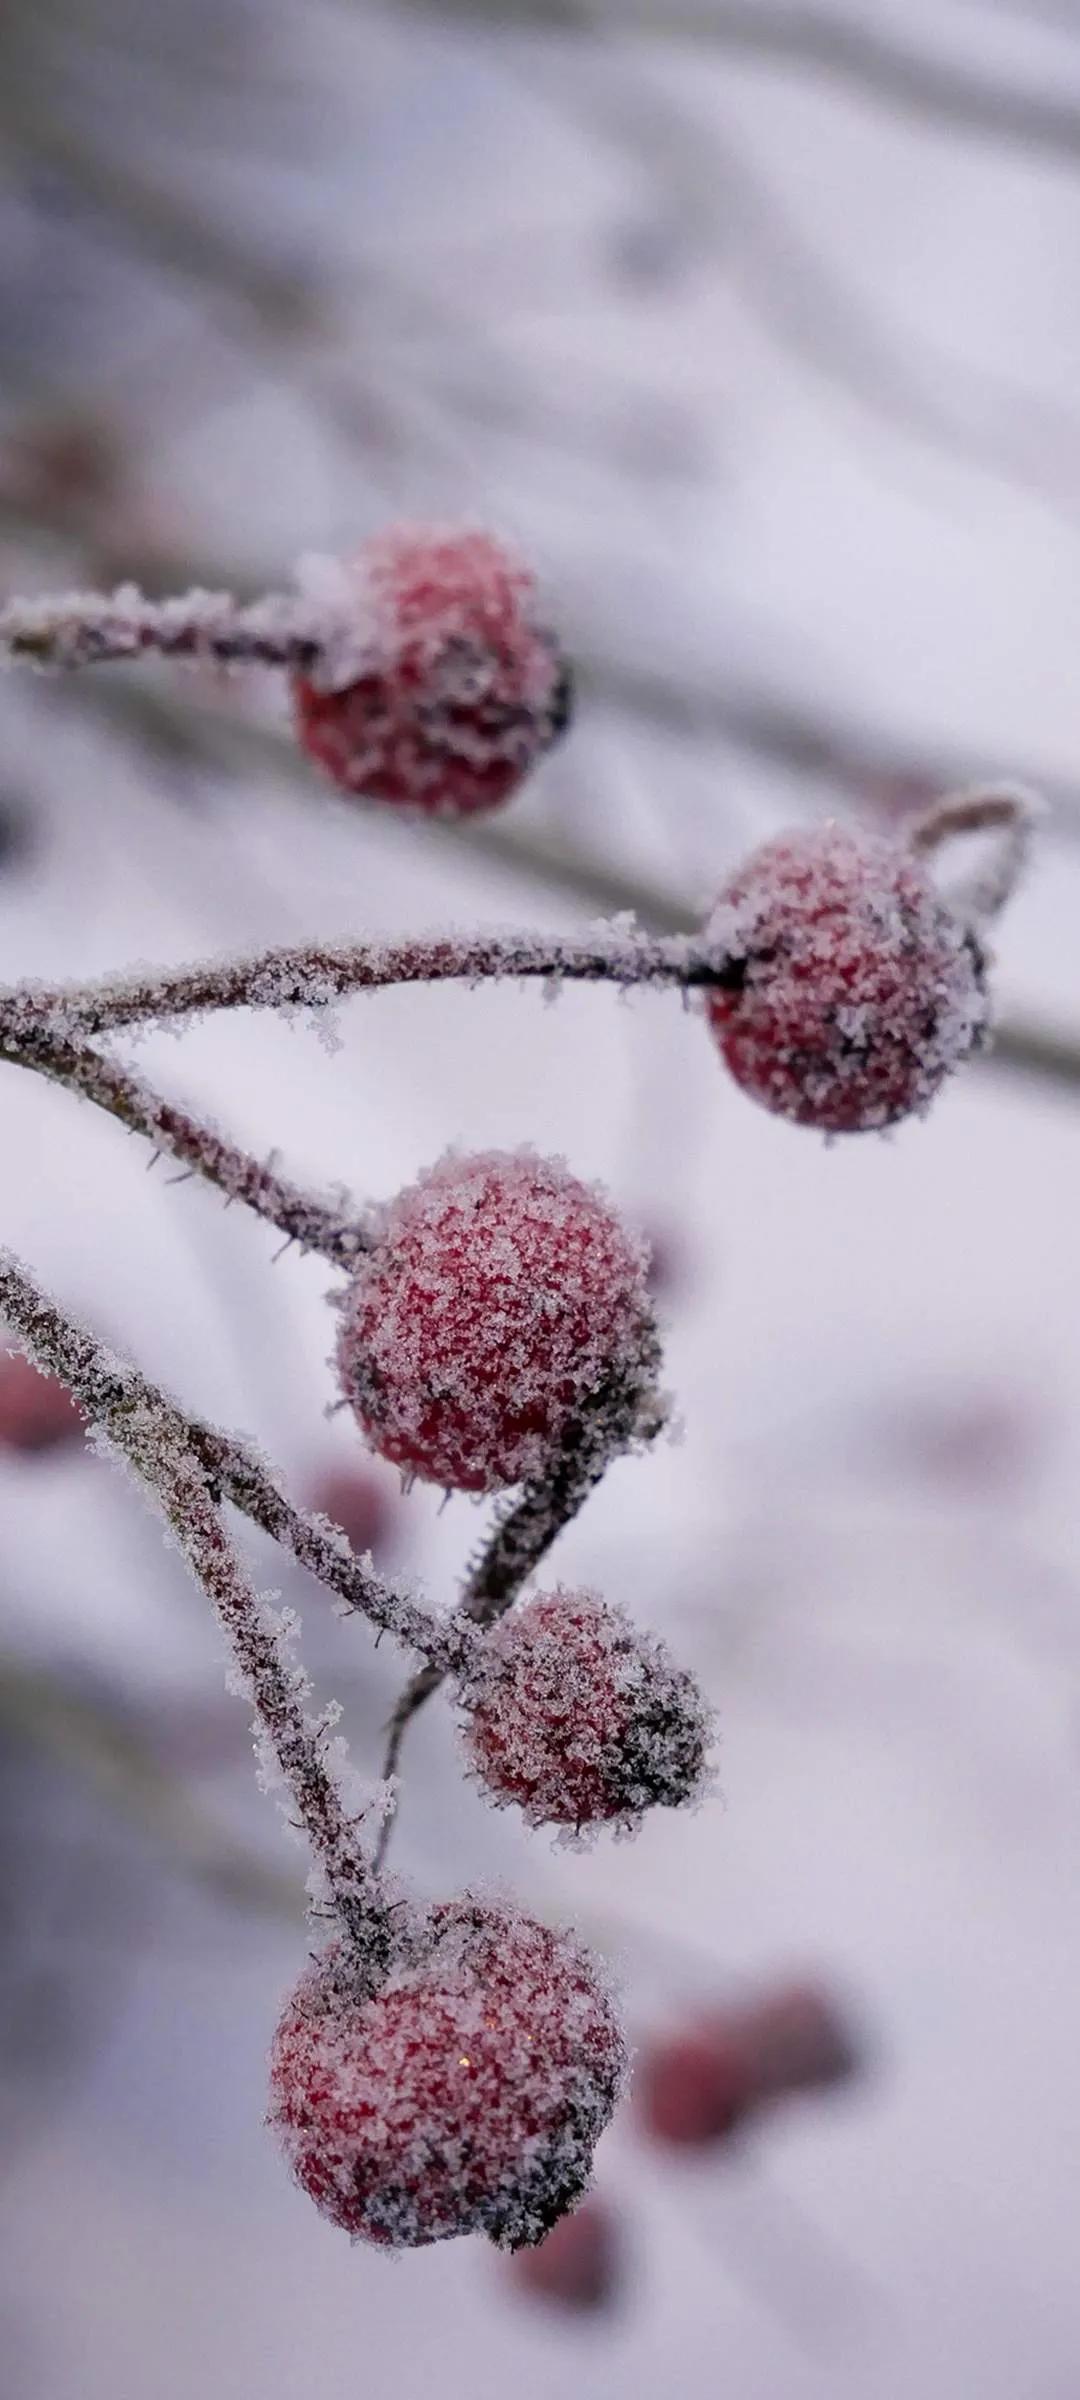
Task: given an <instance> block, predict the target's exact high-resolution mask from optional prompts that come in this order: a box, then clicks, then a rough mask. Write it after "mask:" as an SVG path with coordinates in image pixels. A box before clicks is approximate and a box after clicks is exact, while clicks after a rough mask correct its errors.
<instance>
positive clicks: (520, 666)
mask: <svg viewBox="0 0 1080 2400" xmlns="http://www.w3.org/2000/svg"><path fill="white" fill-rule="evenodd" d="M320 569H321V573H319V570H320ZM328 576H332V578H333V585H334V588H333V591H331V590H330V589H329V588H328ZM313 577H314V578H315V579H316V580H315V585H314V592H315V596H317V597H319V598H320V600H321V601H322V602H323V603H324V604H325V605H326V608H327V615H328V622H330V623H333V622H334V621H335V619H336V622H337V627H338V631H337V635H336V638H335V639H334V640H331V641H328V643H327V644H326V645H324V650H323V660H322V666H321V670H320V671H315V670H313V671H312V672H311V673H309V674H306V675H301V674H298V675H296V676H295V677H294V678H293V697H294V702H295V710H296V723H297V730H298V733H299V738H300V741H301V742H302V744H303V747H304V749H305V750H307V751H308V752H309V754H310V756H311V757H312V758H314V759H315V760H316V761H317V763H318V765H319V766H321V767H322V768H324V769H325V771H326V773H327V774H328V775H330V776H331V777H332V778H333V780H334V782H335V783H337V784H338V785H340V786H341V787H342V789H343V790H345V791H348V792H356V793H360V794H363V796H364V797H365V798H367V799H369V800H381V801H386V802H389V803H390V804H391V805H396V806H404V807H411V808H415V809H422V810H424V811H425V812H427V813H432V812H438V813H442V814H447V815H454V816H471V815H475V814H476V813H478V812H479V811H481V810H484V809H489V808H495V807H497V806H498V805H499V803H500V802H501V801H503V800H505V799H507V798H508V797H509V795H510V793H511V792H512V791H514V790H515V789H516V787H517V785H518V784H519V783H521V781H522V780H523V778H524V777H525V776H526V775H527V774H528V773H529V771H530V769H531V768H532V767H534V766H535V765H536V762H537V760H538V759H539V758H540V757H541V755H542V754H543V752H544V751H545V750H547V749H548V748H549V747H550V745H551V743H552V742H553V741H554V740H555V739H556V737H557V736H558V735H559V734H560V733H561V732H562V731H563V729H564V727H565V725H566V724H567V722H568V718H569V709H570V678H569V669H568V667H567V665H566V663H565V661H564V660H563V658H562V656H561V653H560V651H559V648H558V644H557V643H556V641H555V638H554V636H553V635H552V634H551V633H550V632H549V631H548V630H547V628H546V627H545V626H544V625H543V624H542V623H541V622H540V620H539V617H538V614H537V593H536V587H535V583H534V579H533V576H532V575H531V573H530V571H529V569H528V568H527V567H526V566H525V565H524V564H523V563H522V562H521V560H519V559H518V558H517V557H515V555H514V554H513V552H511V551H509V550H508V549H506V548H505V547H504V545H503V544H502V543H501V542H497V541H496V540H495V539H494V538H493V537H492V535H490V534H488V533H482V532H478V531H477V532H470V531H457V530H454V529H453V528H442V527H426V526H394V527H391V528H390V529H388V530H387V531H385V532H382V533H379V534H376V535H375V536H373V538H372V539H371V540H369V541H368V542H367V543H365V545H364V547H363V549H362V550H361V551H360V552H359V553H358V555H357V557H356V558H355V559H354V560H352V561H350V562H347V563H342V564H341V565H338V564H337V563H336V562H317V561H316V562H311V561H309V562H307V567H306V579H307V582H308V585H309V587H312V584H313Z"/></svg>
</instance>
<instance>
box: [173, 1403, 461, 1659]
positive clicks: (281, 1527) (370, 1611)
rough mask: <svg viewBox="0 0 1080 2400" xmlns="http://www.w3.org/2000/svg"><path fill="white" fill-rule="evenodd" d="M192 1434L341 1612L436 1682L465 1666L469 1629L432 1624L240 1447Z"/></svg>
mask: <svg viewBox="0 0 1080 2400" xmlns="http://www.w3.org/2000/svg"><path fill="white" fill-rule="evenodd" d="M189 1433H190V1439H191V1444H192V1448H193V1449H194V1450H195V1451H196V1453H197V1455H198V1457H199V1458H200V1459H201V1460H202V1463H203V1465H204V1466H205V1467H206V1468H207V1469H208V1471H209V1472H210V1474H211V1475H212V1477H213V1479H214V1481H215V1483H217V1484H218V1485H219V1486H220V1489H221V1491H222V1492H223V1493H224V1495H225V1497H226V1498H227V1499H229V1500H231V1501H232V1503H233V1506H234V1507H235V1508H238V1509H241V1510H242V1511H243V1513H244V1515H245V1516H247V1517H250V1518H251V1520H252V1523H253V1524H255V1525H259V1526H261V1527H262V1530H263V1532H264V1533H268V1534H270V1536H271V1537H272V1539H273V1540H274V1541H276V1542H280V1543H281V1545H282V1548H283V1549H286V1550H291V1552H292V1554H293V1557H294V1558H295V1559H297V1560H298V1561H299V1563H300V1565H301V1566H303V1567H307V1568H308V1569H309V1571H310V1572H311V1574H313V1575H317V1576H318V1578H319V1581H320V1583H324V1584H325V1585H326V1586H327V1589H328V1590H329V1591H332V1592H334V1593H335V1594H336V1596H337V1598H338V1600H339V1601H340V1602H341V1605H342V1608H343V1609H345V1610H347V1611H348V1612H349V1613H350V1614H352V1615H355V1616H362V1617H366V1618H367V1620H368V1622H369V1624H371V1625H374V1626H375V1628H376V1630H377V1631H378V1632H380V1633H390V1634H392V1635H393V1636H394V1639H395V1641H399V1642H402V1643H403V1644H404V1646H405V1648H406V1649H408V1650H416V1651H418V1652H419V1653H420V1656H421V1657H422V1658H424V1659H425V1660H426V1661H427V1662H428V1664H429V1665H430V1666H431V1667H432V1668H433V1669H434V1671H435V1672H436V1673H437V1674H438V1675H439V1676H440V1677H441V1676H442V1675H444V1674H450V1673H454V1672H456V1671H458V1670H459V1669H460V1668H462V1667H463V1666H464V1665H465V1664H466V1662H467V1660H468V1658H469V1656H470V1655H471V1650H472V1646H473V1644H472V1640H471V1639H470V1632H469V1628H468V1627H467V1626H466V1625H464V1624H462V1623H460V1622H459V1621H458V1620H457V1619H456V1618H454V1617H439V1616H436V1615H435V1613H434V1612H433V1611H432V1610H430V1609H428V1608H425V1607H424V1606H423V1604H422V1603H421V1602H420V1601H418V1600H415V1599H413V1598H412V1596H411V1595H410V1594H409V1593H408V1592H405V1591H403V1590H402V1589H401V1587H400V1586H399V1585H397V1584H393V1583H389V1582H387V1580H386V1578H385V1577H384V1576H381V1575H378V1574H376V1572H375V1569H374V1568H373V1566H372V1565H371V1563H370V1561H369V1560H364V1559H361V1558H357V1556H356V1554H355V1552H354V1551H353V1550H352V1549H351V1548H350V1545H349V1542H348V1540H347V1537H346V1536H345V1534H343V1533H342V1532H341V1531H340V1529H339V1528H338V1527H337V1526H335V1525H332V1524H331V1523H330V1521H329V1519H328V1518H323V1517H318V1516H311V1515H309V1514H308V1513H307V1512H306V1511H305V1510H303V1509H299V1508H295V1507H294V1506H293V1503H292V1501H291V1500H289V1499H287V1498H286V1495H285V1493H284V1492H283V1491H282V1490H281V1489H280V1486H279V1485H278V1484H277V1483H276V1482H275V1480H274V1478H273V1476H272V1475H271V1474H270V1473H269V1472H268V1470H267V1469H266V1467H264V1466H263V1464H262V1462H261V1460H260V1459H258V1458H256V1457H255V1456H254V1454H253V1453H252V1452H251V1451H250V1450H248V1449H246V1448H245V1446H244V1444H243V1443H242V1442H238V1441H235V1440H233V1439H232V1438H231V1437H230V1436H229V1435H228V1434H224V1433H219V1432H218V1431H217V1430H216V1429H215V1428H214V1427H213V1426H210V1425H204V1424H201V1423H199V1422H198V1421H196V1420H193V1421H192V1423H191V1425H190V1428H189Z"/></svg>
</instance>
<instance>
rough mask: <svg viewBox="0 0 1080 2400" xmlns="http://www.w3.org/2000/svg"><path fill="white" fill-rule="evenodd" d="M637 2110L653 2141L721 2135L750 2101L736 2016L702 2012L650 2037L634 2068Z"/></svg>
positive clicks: (680, 2142)
mask: <svg viewBox="0 0 1080 2400" xmlns="http://www.w3.org/2000/svg"><path fill="white" fill-rule="evenodd" d="M635 2090H636V2097H637V2105H638V2112H639V2114H640V2116H641V2118H642V2121H643V2123H644V2125H645V2128H646V2130H647V2132H648V2133H650V2134H651V2135H652V2137H653V2140H654V2141H657V2142H665V2143H670V2144H672V2145H674V2146H676V2147H678V2148H689V2147H693V2146H697V2145H704V2144H707V2143H709V2142H718V2141H722V2140H723V2139H724V2137H725V2135H727V2134H729V2133H732V2132H733V2131H734V2130H735V2127H736V2126H737V2125H738V2124H739V2122H740V2120H741V2119H742V2118H743V2117H744V2116H745V2115H746V2113H747V2111H748V2109H749V2108H751V2107H752V2105H753V2102H754V2097H755V2094H754V2084H753V2061H752V2058H751V2055H750V2052H749V2050H748V2048H747V2045H746V2043H745V2041H744V2039H743V2035H742V2029H741V2027H740V2025H739V2021H738V2019H737V2018H735V2017H731V2018H730V2019H729V2018H727V2017H724V2016H721V2015H713V2016H702V2017H700V2018H697V2019H695V2020H694V2021H693V2022H692V2023H690V2024H688V2025H686V2026H684V2027H683V2028H682V2029H681V2030H680V2031H679V2032H678V2033H671V2034H668V2035H666V2036H664V2037H662V2038H659V2039H657V2040H655V2041H652V2042H649V2043H648V2044H647V2046H646V2048H645V2050H644V2051H643V2053H642V2056H641V2060H640V2063H639V2065H638V2069H637V2077H636V2084H635Z"/></svg>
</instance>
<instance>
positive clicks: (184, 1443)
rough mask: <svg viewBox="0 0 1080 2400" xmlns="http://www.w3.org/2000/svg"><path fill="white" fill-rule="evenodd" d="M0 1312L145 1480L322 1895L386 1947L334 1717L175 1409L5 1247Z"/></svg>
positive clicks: (383, 1916) (357, 1933)
mask: <svg viewBox="0 0 1080 2400" xmlns="http://www.w3.org/2000/svg"><path fill="white" fill-rule="evenodd" d="M0 1310H2V1312H3V1315H4V1318H5V1319H6V1322H7V1324H8V1325H9V1326H10V1327H11V1329H12V1330H13V1332H15V1333H16V1334H17V1335H18V1337H19V1339H20V1341H21V1342H22V1343H23V1344H24V1345H25V1347H26V1349H27V1350H28V1352H29V1353H30V1355H31V1357H32V1358H34V1359H35V1360H36V1362H37V1364H38V1365H39V1366H41V1367H43V1368H44V1369H45V1370H46V1372H47V1373H49V1374H53V1375H58V1376H59V1377H60V1378H61V1380H62V1381H63V1382H64V1383H66V1384H67V1385H68V1387H69V1389H70V1390H71V1391H72V1392H73V1393H74V1395H75V1397H76V1399H77V1400H78V1402H79V1404H80V1406H81V1407H82V1408H83V1409H84V1410H85V1412H86V1414H87V1416H88V1417H89V1419H90V1421H91V1423H92V1424H94V1425H95V1426H97V1427H98V1428H99V1429H100V1431H101V1433H102V1434H103V1435H104V1436H105V1438H106V1440H107V1441H108V1443H109V1445H110V1447H111V1448H112V1449H113V1450H115V1451H116V1452H117V1453H118V1454H119V1456H120V1457H121V1458H123V1459H125V1460H126V1461H127V1463H128V1464H129V1465H130V1466H131V1467H132V1468H133V1469H134V1471H135V1473H136V1475H137V1476H138V1477H139V1479H140V1480H141V1482H142V1483H143V1484H144V1485H145V1486H146V1487H147V1490H148V1491H149V1493H150V1495H151V1497H152V1498H153V1500H154V1501H155V1503H156V1505H157V1507H158V1508H159V1509H160V1511H161V1514H162V1515H163V1516H164V1518H165V1519H166V1522H167V1524H168V1526H169V1528H170V1531H171V1533H172V1534H173V1536H174V1538H175V1540H176V1542H177V1544H178V1546H179V1548H180V1550H181V1551H182V1552H183V1555H184V1557H185V1558H186V1560H187V1562H188V1565H189V1567H190V1568H191V1571H192V1573H193V1575H194V1576H195V1578H196V1580H197V1581H198V1582H199V1583H201V1585H202V1587H203V1589H204V1591H205V1592H206V1593H207V1595H208V1597H209V1598H210V1600H211V1601H212V1602H213V1605H214V1608H215V1610H216V1612H217V1615H218V1617H219V1620H220V1622H221V1624H222V1626H223V1628H224V1631H225V1633H226V1636H227V1638H228V1641H229V1644H230V1648H231V1650H232V1653H233V1657H234V1661H235V1667H236V1674H237V1678H238V1681H239V1683H240V1684H241V1686H242V1688H243V1690H244V1692H245V1694H246V1695H247V1697H248V1698H249V1699H250V1701H251V1703H252V1706H253V1708H254V1710H255V1715H256V1721H257V1726H258V1728H259V1736H260V1741H261V1742H262V1744H263V1746H264V1747H265V1749H266V1750H267V1751H268V1753H269V1755H270V1759H271V1760H272V1762H273V1766H274V1768H275V1770H276V1771H277V1772H278V1773H279V1774H280V1776H281V1777H282V1779H283V1781H284V1783H285V1785H286V1788H287V1790H288V1792H289V1795H290V1799H291V1801H292V1804H293V1806H294V1807H295V1809H296V1812H297V1816H298V1818H299V1820H300V1824H301V1826H302V1827H303V1830H304V1832H305V1833H306V1835H307V1837H308V1840H309V1841H310V1843H311V1847H312V1850H313V1852H314V1854H315V1858H316V1860H317V1862H318V1867H319V1871H320V1879H321V1884H322V1886H323V1889H324V1893H325V1899H326V1901H327V1902H328V1903H329V1905H330V1906H331V1907H332V1908H333V1909H334V1911H335V1912H336V1914H337V1915H338V1916H340V1918H341V1919H342V1922H343V1923H344V1924H345V1925H346V1926H347V1927H348V1930H349V1932H350V1933H351V1934H352V1936H353V1938H354V1939H355V1940H356V1941H357V1942H358V1943H359V1944H361V1945H362V1946H363V1948H364V1950H365V1952H366V1953H367V1955H369V1956H370V1955H371V1954H372V1952H373V1951H375V1952H379V1951H380V1950H381V1951H385V1950H386V1949H387V1947H388V1944H389V1905H388V1902H387V1900H386V1898H385V1897H384V1895H383V1893H382V1891H381V1889H380V1887H379V1884H378V1880H377V1877H376V1875H375V1872H374V1869H373V1866H372V1864H371V1862H370V1860H369V1859H368V1858H367V1857H366V1856H365V1854H364V1852H363V1850H362V1848H361V1847H360V1844H359V1840H358V1837H357V1832H356V1827H355V1824H354V1822H353V1820H352V1818H351V1816H350V1814H349V1810H348V1808H347V1806H346V1801H345V1796H344V1792H343V1790H342V1788H341V1785H340V1783H339V1781H338V1778H337V1775H336V1774H335V1772H334V1770H333V1768H332V1767H331V1765H330V1763H329V1761H328V1756H327V1737H328V1733H329V1729H330V1725H331V1723H332V1722H333V1719H332V1717H330V1718H327V1719H324V1720H323V1721H321V1722H320V1721H319V1720H317V1719H313V1718H311V1717H309V1716H308V1714H307V1708H306V1702H307V1698H308V1684H307V1679H306V1677H305V1675H304V1673H303V1670H302V1669H301V1668H300V1667H299V1666H298V1665H296V1664H295V1663H294V1661H293V1659H292V1657H291V1655H290V1649H289V1627H288V1621H287V1620H286V1619H281V1620H279V1619H277V1618H276V1617H275V1615H274V1612H273V1611H272V1610H271V1609H270V1608H269V1607H268V1605H267V1603H266V1602H265V1601H264V1600H262V1599H261V1598H260V1597H259V1595H258V1593H257V1592H256V1591H255V1590H254V1588H253V1586H252V1585H251V1584H250V1582H249V1580H248V1578H247V1576H246V1575H245V1573H244V1570H243V1568H242V1566H241V1564H240V1561H239V1559H238V1558H237V1556H236V1554H235V1552H234V1550H233V1548H232V1545H231V1543H230V1542H229V1540H228V1537H227V1535H226V1533H225V1529H224V1526H223V1525H222V1522H221V1516H220V1510H219V1505H218V1502H217V1498H216V1495H215V1493H214V1491H213V1488H212V1486H211V1483H210V1481H209V1479H208V1475H207V1470H206V1468H205V1466H204V1465H203V1463H202V1461H201V1460H200V1459H199V1458H198V1457H197V1455H196V1453H195V1450H194V1448H193V1446H192V1443H191V1440H190V1438H189V1432H188V1427H187V1423H186V1420H185V1419H184V1417H183V1415H182V1414H181V1412H180V1411H179V1410H178V1409H176V1408H175V1407H173V1405H172V1404H171V1403H170V1402H169V1401H167V1400H165V1398H164V1396H163V1395H162V1394H161V1393H159V1392H157V1391H155V1390H154V1387H153V1386H152V1385H150V1384H148V1383H147V1382H146V1381H145V1379H144V1378H143V1377H142V1376H139V1375H137V1374H135V1373H134V1372H133V1371H132V1370H130V1369H128V1368H126V1367H124V1366H123V1365H122V1364H121V1362H120V1361H119V1360H118V1359H116V1358H114V1357H112V1356H111V1355H110V1353H109V1352H108V1351H106V1350H105V1349H104V1348H103V1347H102V1345H101V1344H100V1343H99V1342H98V1341H97V1340H96V1339H95V1338H94V1336H93V1335H92V1334H89V1333H87V1332H85V1331H84V1330H83V1329H82V1328H81V1327H79V1326H77V1325H74V1324H73V1323H71V1321H70V1320H69V1319H68V1318H66V1317H65V1316H64V1315H63V1314H62V1313H61V1311H60V1310H59V1309H58V1308H57V1307H56V1305H55V1303H54V1302H53V1301H51V1300H50V1299H49V1298H48V1297H47V1296H46V1294H45V1293H43V1292H42V1291H40V1290H39V1289H38V1287H37V1286H36V1285H35V1284H34V1282H33V1281H32V1279H31V1277H30V1276H29V1275H28V1274H27V1272H26V1270H25V1268H24V1267H22V1266H21V1264H20V1263H19V1261H18V1260H17V1259H16V1258H14V1257H13V1256H12V1254H11V1253H10V1252H2V1253H0Z"/></svg>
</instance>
